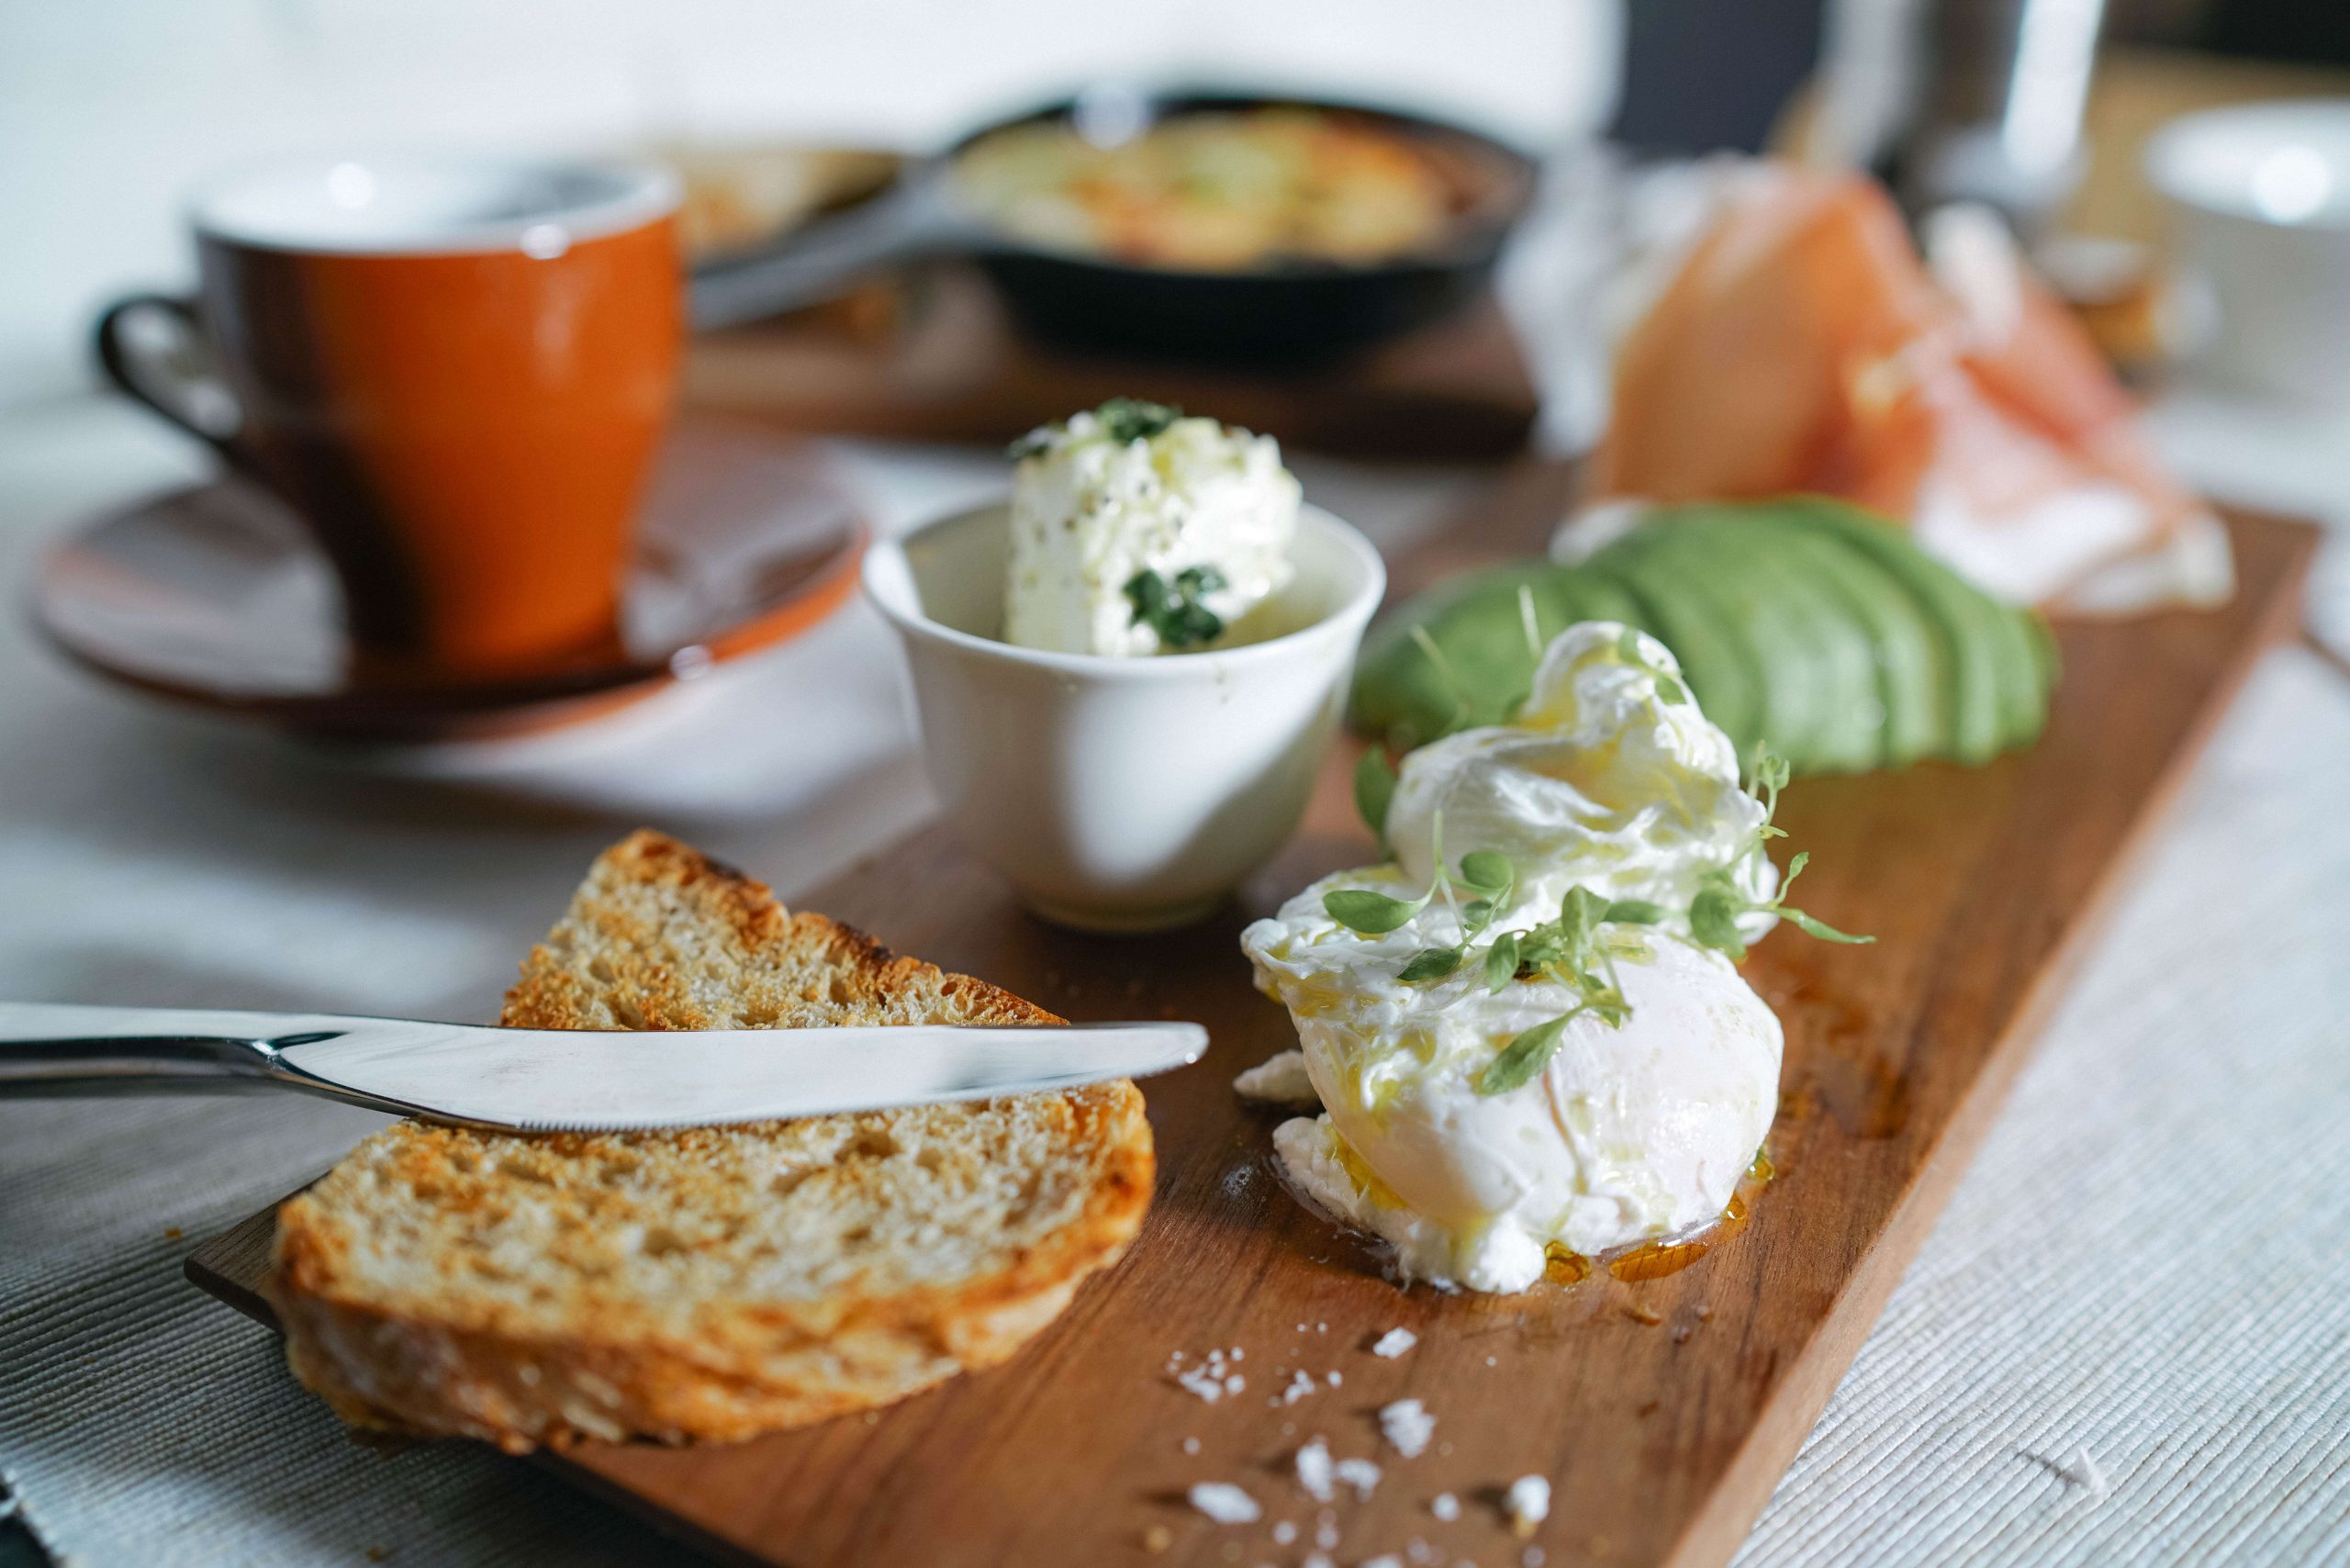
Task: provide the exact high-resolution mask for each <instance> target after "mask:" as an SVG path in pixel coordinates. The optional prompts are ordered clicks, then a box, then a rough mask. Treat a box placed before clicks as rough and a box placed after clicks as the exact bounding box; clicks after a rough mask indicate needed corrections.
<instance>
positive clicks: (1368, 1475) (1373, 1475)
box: [1332, 1459, 1379, 1503]
mask: <svg viewBox="0 0 2350 1568" xmlns="http://www.w3.org/2000/svg"><path fill="white" fill-rule="evenodd" d="M1332 1470H1333V1472H1334V1473H1336V1474H1337V1478H1338V1479H1339V1480H1341V1481H1343V1482H1345V1483H1346V1484H1348V1485H1349V1486H1351V1487H1353V1488H1354V1489H1355V1501H1356V1502H1358V1503H1363V1502H1368V1501H1370V1500H1371V1492H1372V1490H1373V1489H1375V1488H1376V1487H1377V1486H1378V1485H1379V1466H1377V1465H1375V1464H1373V1463H1371V1461H1369V1460H1367V1459H1342V1460H1340V1461H1339V1462H1337V1464H1336V1465H1335V1466H1333V1467H1332Z"/></svg>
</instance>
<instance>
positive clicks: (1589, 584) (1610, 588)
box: [1561, 571, 1670, 646]
mask: <svg viewBox="0 0 2350 1568" xmlns="http://www.w3.org/2000/svg"><path fill="white" fill-rule="evenodd" d="M1570 597H1572V599H1573V600H1574V621H1572V622H1568V624H1569V625H1572V624H1574V623H1575V622H1583V621H1613V622H1616V623H1617V624H1618V625H1621V626H1636V627H1638V628H1639V630H1641V631H1643V632H1646V633H1649V634H1650V635H1651V636H1654V635H1655V634H1656V628H1655V627H1653V626H1651V625H1650V624H1649V622H1648V620H1647V618H1646V617H1645V616H1644V615H1643V614H1642V613H1641V610H1640V606H1639V601H1638V600H1636V599H1633V598H1632V596H1631V595H1630V594H1628V593H1627V592H1626V591H1624V588H1623V586H1622V585H1621V584H1619V583H1617V582H1615V581H1614V580H1612V579H1610V578H1608V577H1604V576H1602V575H1601V574H1599V573H1597V572H1580V571H1579V572H1577V573H1576V574H1575V577H1574V581H1573V583H1572V588H1571V593H1570ZM1561 630H1564V628H1563V627H1562V628H1561ZM1667 645H1668V646H1669V645H1670V644H1667Z"/></svg>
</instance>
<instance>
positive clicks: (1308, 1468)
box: [1297, 1437, 1335, 1503]
mask: <svg viewBox="0 0 2350 1568" xmlns="http://www.w3.org/2000/svg"><path fill="white" fill-rule="evenodd" d="M1334 1474H1335V1472H1334V1471H1333V1470H1332V1468H1331V1465H1330V1445H1329V1444H1327V1443H1326V1442H1324V1441H1323V1440H1322V1439H1321V1438H1319V1437H1315V1438H1311V1439H1307V1440H1306V1444H1305V1446H1304V1448H1301V1449H1299V1450H1297V1484H1299V1485H1300V1486H1303V1487H1304V1488H1305V1495H1307V1496H1309V1497H1311V1498H1313V1499H1314V1500H1315V1502H1317V1503H1326V1502H1328V1501H1329V1500H1330V1481H1331V1478H1332V1476H1333V1475H1334Z"/></svg>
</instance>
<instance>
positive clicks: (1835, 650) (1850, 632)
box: [1747, 515, 1888, 773]
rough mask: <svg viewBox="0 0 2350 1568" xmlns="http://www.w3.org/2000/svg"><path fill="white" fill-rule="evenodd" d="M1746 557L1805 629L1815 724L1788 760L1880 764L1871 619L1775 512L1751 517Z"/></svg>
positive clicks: (1814, 764)
mask: <svg viewBox="0 0 2350 1568" xmlns="http://www.w3.org/2000/svg"><path fill="white" fill-rule="evenodd" d="M1747 538H1748V540H1749V541H1751V543H1750V544H1749V546H1748V554H1749V558H1750V559H1751V561H1752V563H1753V570H1754V577H1755V580H1756V582H1757V584H1758V585H1759V586H1760V587H1761V588H1763V589H1764V590H1765V591H1769V590H1771V589H1774V588H1775V589H1777V590H1778V591H1779V592H1781V593H1783V594H1785V599H1786V603H1787V606H1788V608H1789V609H1790V610H1791V611H1792V612H1793V614H1794V615H1795V616H1796V619H1797V620H1798V621H1799V622H1801V628H1800V629H1801V630H1802V631H1803V632H1804V633H1807V634H1808V645H1809V647H1810V650H1811V653H1812V657H1813V670H1814V677H1813V678H1814V680H1815V681H1816V683H1817V684H1816V689H1815V693H1816V697H1817V700H1818V706H1819V710H1820V711H1819V725H1818V731H1817V732H1816V734H1815V738H1814V742H1813V746H1812V749H1811V751H1810V752H1809V754H1808V755H1807V756H1804V757H1803V758H1801V759H1795V758H1790V759H1789V760H1790V761H1791V762H1794V763H1795V765H1796V767H1798V768H1799V769H1800V770H1801V771H1803V772H1807V773H1865V772H1867V771H1868V770H1869V769H1871V768H1874V767H1884V766H1885V765H1886V753H1887V750H1888V745H1887V740H1886V719H1887V712H1886V688H1885V682H1884V680H1883V678H1881V677H1880V675H1879V673H1878V659H1879V655H1880V652H1881V647H1882V642H1883V638H1882V635H1881V633H1880V630H1879V628H1878V626H1877V623H1876V620H1875V618H1874V617H1873V616H1872V615H1871V614H1870V612H1869V610H1867V608H1865V607H1864V606H1863V604H1862V603H1860V602H1859V601H1858V596H1857V595H1854V594H1852V593H1850V592H1848V591H1846V588H1845V585H1844V584H1843V583H1842V581H1841V579H1840V578H1837V577H1831V576H1830V575H1829V573H1827V572H1825V571H1823V570H1821V569H1820V567H1819V565H1818V562H1817V561H1815V560H1813V559H1811V558H1810V557H1809V555H1808V554H1807V547H1808V546H1810V545H1811V544H1812V543H1813V541H1812V540H1811V538H1810V536H1808V535H1807V534H1806V533H1804V532H1802V531H1801V530H1800V529H1796V528H1790V527H1788V526H1787V525H1786V523H1785V521H1782V520H1781V519H1779V518H1777V517H1775V516H1767V515H1766V516H1762V517H1757V518H1755V519H1754V520H1752V522H1751V524H1750V525H1749V527H1748V530H1747Z"/></svg>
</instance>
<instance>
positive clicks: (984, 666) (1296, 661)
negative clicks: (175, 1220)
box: [865, 505, 1387, 931]
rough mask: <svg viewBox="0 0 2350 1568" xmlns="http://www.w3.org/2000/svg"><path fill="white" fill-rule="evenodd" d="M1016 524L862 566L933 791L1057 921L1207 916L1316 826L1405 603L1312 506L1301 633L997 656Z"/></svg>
mask: <svg viewBox="0 0 2350 1568" xmlns="http://www.w3.org/2000/svg"><path fill="white" fill-rule="evenodd" d="M1008 521H1009V514H1008V513H1007V511H1006V510H1005V508H1003V507H1002V506H1001V505H999V506H992V507H987V508H983V509H981V510H978V511H970V512H964V513H961V514H959V515H957V516H955V517H949V518H945V519H942V520H941V521H937V522H934V523H931V524H929V525H927V526H926V527H923V528H921V529H918V530H916V531H915V532H912V533H911V534H909V535H907V536H906V537H905V538H903V539H900V540H892V541H889V542H886V543H878V544H876V545H874V546H873V547H872V549H871V550H870V551H868V552H867V554H866V557H865V591H866V594H867V597H868V598H870V599H872V600H873V602H874V603H875V604H876V605H877V606H878V607H879V609H880V610H881V613H882V614H883V615H885V616H886V617H888V618H889V621H890V624H891V625H892V626H895V627H896V628H897V630H898V634H899V636H900V638H901V639H902V641H903V643H904V644H905V651H906V663H907V666H908V667H909V669H910V670H911V671H912V676H913V696H914V709H915V713H916V717H917V719H918V721H919V722H920V724H921V728H922V736H923V758H924V760H925V762H926V763H927V765H928V767H929V770H930V778H931V783H932V784H933V786H934V788H935V789H936V790H937V791H938V795H939V799H940V801H942V802H943V803H944V805H945V806H946V813H947V816H948V818H949V819H950V820H951V821H952V822H953V823H954V824H955V826H956V829H957V832H958V833H959V834H960V835H961V837H962V839H963V842H964V844H965V845H966V846H968V847H969V849H970V850H971V852H972V853H973V854H975V855H977V856H979V857H980V858H981V859H982V860H985V861H986V862H987V863H988V864H989V865H990V866H993V867H994V868H996V869H997V870H999V871H1001V872H1002V873H1003V875H1004V876H1005V877H1007V878H1009V879H1011V881H1012V884H1013V887H1014V888H1015V889H1017V890H1018V891H1019V894H1020V896H1021V899H1022V900H1023V902H1025V903H1026V904H1027V905H1028V906H1029V907H1030V908H1031V909H1033V910H1035V912H1036V913H1039V914H1041V915H1043V916H1045V917H1046V919H1048V920H1052V921H1056V922H1058V923H1060V924H1066V925H1075V926H1080V927H1082V928H1085V929H1088V930H1095V931H1151V930H1158V929H1162V928H1164V927H1167V926H1170V925H1179V924H1183V923H1185V922H1187V921H1191V920H1196V919H1198V918H1199V917H1200V916H1202V915H1203V914H1205V913H1208V912H1209V911H1210V910H1212V909H1214V907H1215V905H1216V904H1217V903H1218V902H1220V901H1221V900H1222V899H1223V898H1224V897H1225V894H1226V893H1228V892H1230V891H1231V890H1232V889H1233V888H1234V887H1235V886H1236V885H1237V884H1238V883H1239V882H1240V880H1241V879H1243V878H1245V877H1247V876H1248V873H1249V872H1251V871H1253V870H1255V869H1256V868H1258V867H1259V866H1261V865H1263V864H1264V862H1265V861H1266V860H1267V859H1268V858H1270V857H1271V856H1272V854H1273V852H1274V851H1275V850H1277V849H1279V848H1280V847H1281V843H1282V841H1283V840H1284V839H1286V838H1288V836H1289V835H1290V834H1291V833H1292V831H1294V830H1295V828H1296V826H1297V823H1298V819H1299V818H1300V817H1301V816H1302V815H1304V811H1305V802H1306V798H1307V797H1308V796H1309V795H1310V794H1311V793H1312V792H1313V789H1314V778H1315V772H1316V770H1317V769H1318V767H1319V766H1320V764H1321V760H1322V756H1323V754H1324V753H1325V752H1326V750H1327V749H1328V747H1329V744H1330V737H1331V735H1332V734H1333V732H1334V731H1335V730H1336V728H1337V722H1338V715H1339V712H1340V710H1341V709H1342V708H1343V707H1344V706H1345V702H1346V691H1347V682H1348V677H1349V676H1350V675H1351V673H1352V671H1353V669H1354V659H1355V650H1356V648H1357V646H1358V645H1359V644H1360V643H1361V641H1362V633H1363V627H1364V625H1365V624H1366V623H1367V622H1369V621H1370V619H1371V611H1372V610H1374V609H1376V608H1377V607H1378V604H1379V600H1380V596H1381V595H1382V594H1383V593H1384V592H1385V591H1386V588H1387V573H1386V569H1385V568H1384V567H1383V566H1382V565H1381V562H1380V559H1379V552H1378V551H1377V550H1375V549H1373V548H1372V547H1371V542H1370V541H1369V540H1367V539H1365V538H1363V536H1362V535H1361V534H1360V533H1358V532H1355V531H1354V530H1353V529H1352V528H1349V527H1348V526H1347V525H1346V524H1345V523H1343V522H1341V521H1338V520H1337V518H1335V517H1332V516H1331V515H1330V514H1329V513H1327V512H1326V511H1323V510H1320V509H1319V508H1315V507H1306V508H1304V510H1303V511H1302V513H1301V514H1300V517H1299V520H1298V531H1297V540H1296V543H1295V544H1294V545H1293V546H1292V564H1293V565H1294V566H1295V567H1296V576H1295V577H1294V579H1293V580H1292V583H1291V584H1290V586H1289V587H1288V588H1286V589H1284V590H1283V592H1282V595H1281V603H1282V604H1284V605H1286V606H1288V607H1289V608H1290V609H1291V610H1292V611H1293V612H1294V618H1295V622H1296V629H1295V630H1293V631H1291V632H1289V633H1285V634H1284V635H1281V636H1278V637H1274V638H1271V639H1270V640H1268V641H1265V642H1261V643H1252V644H1248V645H1247V646H1245V647H1237V648H1227V649H1220V650H1216V651H1212V652H1206V653H1197V654H1173V655H1161V656H1159V657H1156V658H1134V659H1115V658H1104V657H1100V656H1096V655H1084V654H1051V653H1040V652H1037V651H1035V650H1034V649H1030V648H1018V647H1014V646H1013V645H1012V644H1009V643H1004V642H1001V641H998V640H997V637H996V635H995V633H997V631H998V629H999V628H1000V627H1001V625H1002V620H1003V586H1004V574H1005V568H1006V566H1007V563H1008V561H1009V558H1010V552H1011V541H1010V532H1009V529H1008V526H1007V524H1008Z"/></svg>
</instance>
